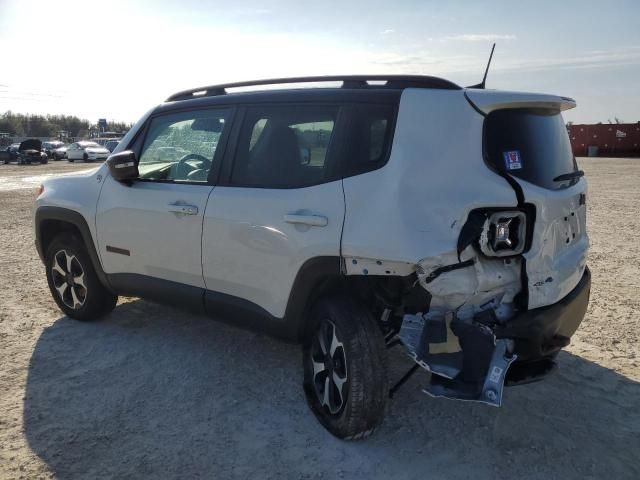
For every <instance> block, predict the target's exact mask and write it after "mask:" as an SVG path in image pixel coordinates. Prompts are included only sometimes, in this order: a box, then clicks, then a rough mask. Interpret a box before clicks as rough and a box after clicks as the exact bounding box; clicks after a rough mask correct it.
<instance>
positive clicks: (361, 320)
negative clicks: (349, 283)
mask: <svg viewBox="0 0 640 480" xmlns="http://www.w3.org/2000/svg"><path fill="white" fill-rule="evenodd" d="M311 322H312V324H311V328H310V333H309V335H308V336H307V338H306V339H305V342H304V344H303V366H304V390H305V395H306V398H307V403H308V404H309V407H310V408H311V410H312V411H313V413H314V414H315V416H316V418H317V419H318V420H319V421H320V423H321V424H322V425H323V426H324V427H325V428H326V429H327V430H329V432H331V433H332V434H333V435H335V436H336V437H338V438H342V439H345V440H356V439H360V438H365V437H367V436H368V435H370V434H371V433H373V431H374V430H375V429H376V428H377V427H378V426H379V425H380V424H381V423H382V420H383V418H384V410H385V405H386V400H387V397H388V393H389V390H388V384H387V350H386V346H385V343H384V338H383V336H382V332H381V331H380V329H379V327H378V326H377V325H376V323H375V320H374V319H373V317H372V316H371V314H370V313H369V312H368V311H367V310H366V309H364V308H362V307H361V306H360V305H358V304H357V303H355V302H354V301H352V300H351V299H349V298H348V297H344V296H331V297H327V298H324V299H321V300H320V301H319V302H318V303H317V304H316V305H315V307H314V308H313V310H312V311H311Z"/></svg>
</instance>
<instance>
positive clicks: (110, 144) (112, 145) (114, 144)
mask: <svg viewBox="0 0 640 480" xmlns="http://www.w3.org/2000/svg"><path fill="white" fill-rule="evenodd" d="M120 140H122V139H121V138H114V139H113V140H109V141H107V142H106V143H105V144H104V148H106V149H107V150H109V151H110V152H113V151H114V150H115V148H116V147H117V146H118V144H119V143H120Z"/></svg>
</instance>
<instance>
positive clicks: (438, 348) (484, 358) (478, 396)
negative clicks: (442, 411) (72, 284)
mask: <svg viewBox="0 0 640 480" xmlns="http://www.w3.org/2000/svg"><path fill="white" fill-rule="evenodd" d="M398 336H399V338H400V341H401V342H402V343H403V344H404V345H405V347H406V348H407V350H408V352H409V354H410V355H411V356H412V357H413V359H414V360H415V361H416V363H417V364H418V365H420V366H421V367H423V368H425V369H426V370H428V371H430V372H431V373H432V375H431V383H430V384H429V385H428V386H426V387H425V388H424V390H423V391H424V392H425V393H427V394H428V395H431V396H432V397H445V398H450V399H455V400H466V401H477V402H482V403H486V404H488V405H493V406H496V407H499V406H500V405H501V404H502V390H503V388H504V382H505V377H506V374H507V370H508V369H509V366H510V365H511V363H513V361H514V360H515V359H516V358H517V356H516V355H515V354H513V353H511V352H512V351H513V342H512V341H511V340H507V339H498V340H496V338H495V336H494V334H493V332H492V331H491V329H489V328H488V327H486V326H484V325H482V324H481V323H477V322H469V321H466V320H460V319H458V318H456V317H455V316H454V314H453V313H452V312H449V313H448V314H446V315H445V316H442V315H438V314H437V313H436V314H433V313H432V312H429V313H428V314H426V315H405V316H404V318H403V322H402V327H401V329H400V332H399V334H398Z"/></svg>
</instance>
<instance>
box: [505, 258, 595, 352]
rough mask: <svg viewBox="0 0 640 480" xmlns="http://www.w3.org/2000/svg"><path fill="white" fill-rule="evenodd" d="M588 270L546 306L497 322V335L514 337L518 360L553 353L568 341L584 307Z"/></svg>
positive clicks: (585, 304) (586, 294)
mask: <svg viewBox="0 0 640 480" xmlns="http://www.w3.org/2000/svg"><path fill="white" fill-rule="evenodd" d="M590 290H591V272H589V269H588V268H585V271H584V275H583V276H582V279H581V280H580V282H578V285H576V287H575V288H574V289H573V290H572V291H571V292H570V293H569V294H568V295H567V296H566V297H564V298H563V299H562V300H560V301H559V302H557V303H555V304H553V305H549V306H548V307H541V308H535V309H533V310H529V311H527V312H523V313H521V314H519V315H517V316H515V317H514V318H513V319H511V320H509V321H508V322H507V323H505V324H504V325H496V327H495V328H494V333H495V335H496V338H508V339H512V340H513V341H514V352H515V353H516V355H518V360H519V361H535V360H540V359H543V358H545V357H549V356H552V355H554V354H556V353H557V352H558V351H560V349H561V348H563V347H566V346H567V345H569V339H570V338H571V337H572V336H573V334H574V333H575V332H576V330H577V329H578V326H579V325H580V323H581V322H582V319H583V318H584V315H585V313H586V311H587V306H588V304H589V293H590Z"/></svg>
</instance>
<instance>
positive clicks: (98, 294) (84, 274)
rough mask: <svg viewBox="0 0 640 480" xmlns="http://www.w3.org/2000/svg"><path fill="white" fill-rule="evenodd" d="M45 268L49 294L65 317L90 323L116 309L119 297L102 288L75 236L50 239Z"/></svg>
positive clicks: (65, 235)
mask: <svg viewBox="0 0 640 480" xmlns="http://www.w3.org/2000/svg"><path fill="white" fill-rule="evenodd" d="M45 267H46V269H47V282H48V284H49V290H50V291H51V295H53V299H54V300H55V301H56V303H57V304H58V307H60V309H61V310H62V311H63V312H64V313H65V314H66V315H67V316H69V317H71V318H75V319H77V320H93V319H96V318H99V317H101V316H102V315H104V314H106V313H109V312H110V311H111V310H113V308H114V307H115V306H116V302H117V301H118V297H117V296H116V295H114V294H112V293H111V292H109V291H108V290H107V289H106V288H105V287H104V285H102V283H101V282H100V280H99V279H98V275H97V274H96V271H95V269H94V267H93V263H92V262H91V259H90V258H89V254H88V253H87V250H86V248H85V246H84V244H83V243H82V242H81V241H80V240H79V239H78V238H77V237H76V236H75V235H71V234H61V235H59V236H57V237H55V238H54V239H53V241H52V242H51V245H49V248H47V253H46V256H45Z"/></svg>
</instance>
